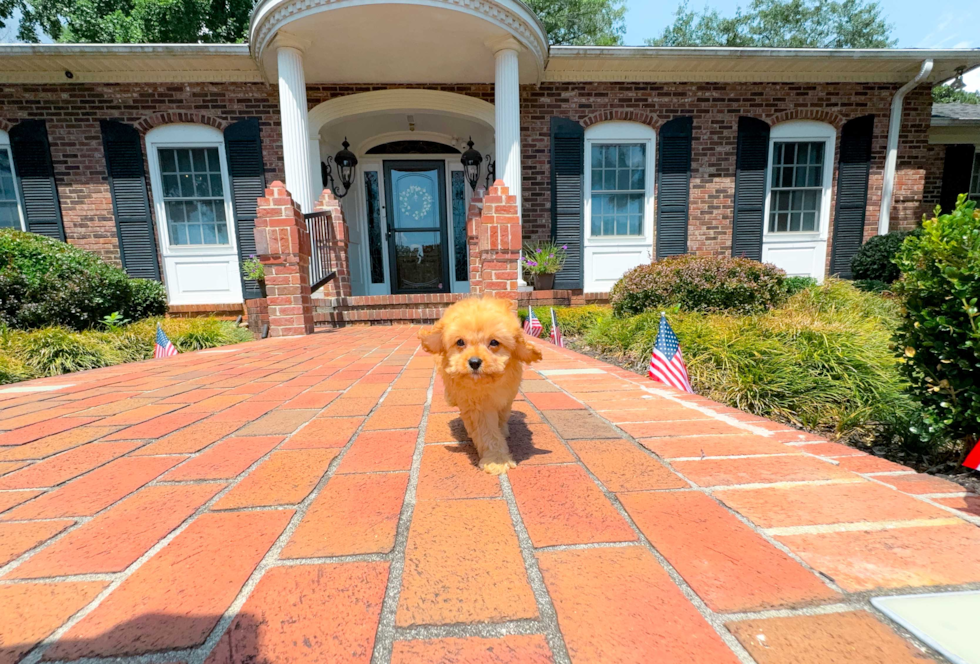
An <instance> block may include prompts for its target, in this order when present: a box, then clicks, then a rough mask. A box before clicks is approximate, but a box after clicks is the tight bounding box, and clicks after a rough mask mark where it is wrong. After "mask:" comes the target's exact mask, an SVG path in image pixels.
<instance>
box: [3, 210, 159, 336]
mask: <svg viewBox="0 0 980 664" xmlns="http://www.w3.org/2000/svg"><path fill="white" fill-rule="evenodd" d="M166 310H167V304H166V295H165V292H164V290H163V286H162V285H161V284H159V283H156V282H151V281H146V280H142V279H130V278H129V277H128V276H127V275H126V273H125V272H124V271H123V270H121V269H119V268H117V267H113V266H111V265H109V264H108V263H106V262H105V261H103V260H102V259H101V258H99V257H98V256H96V255H95V254H92V253H90V252H87V251H84V250H82V249H79V248H78V247H74V246H72V245H70V244H66V243H64V242H58V241H57V240H52V239H50V238H46V237H42V236H40V235H35V234H33V233H24V232H21V231H15V230H11V229H0V324H4V325H7V326H9V327H12V328H17V329H36V328H43V327H50V326H60V327H66V328H70V329H74V330H85V329H89V328H92V327H95V326H97V324H98V323H99V322H100V321H101V320H102V318H103V317H104V316H108V315H109V314H112V313H113V312H117V311H118V312H122V313H124V315H125V316H126V317H127V318H130V319H132V320H136V319H138V318H145V317H146V316H152V315H161V314H163V313H165V312H166Z"/></svg>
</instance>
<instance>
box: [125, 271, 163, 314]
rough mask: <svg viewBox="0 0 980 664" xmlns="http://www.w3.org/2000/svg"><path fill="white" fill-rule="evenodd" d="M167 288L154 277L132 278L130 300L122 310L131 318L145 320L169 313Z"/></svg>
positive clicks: (130, 281)
mask: <svg viewBox="0 0 980 664" xmlns="http://www.w3.org/2000/svg"><path fill="white" fill-rule="evenodd" d="M168 308H169V307H168V305H167V289H166V288H164V286H163V284H161V283H160V282H159V281H153V280H152V279H130V280H129V301H128V302H127V303H126V307H125V308H124V309H123V310H122V314H123V316H125V317H126V318H128V319H129V320H143V319H144V318H150V317H152V316H163V315H164V314H166V313H167V309H168Z"/></svg>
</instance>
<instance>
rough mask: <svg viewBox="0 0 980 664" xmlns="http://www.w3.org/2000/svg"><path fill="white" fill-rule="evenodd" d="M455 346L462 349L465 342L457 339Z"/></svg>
mask: <svg viewBox="0 0 980 664" xmlns="http://www.w3.org/2000/svg"><path fill="white" fill-rule="evenodd" d="M456 345H457V346H459V347H460V348H462V347H463V346H465V345H466V342H465V341H463V340H462V339H457V340H456Z"/></svg>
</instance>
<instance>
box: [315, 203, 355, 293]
mask: <svg viewBox="0 0 980 664" xmlns="http://www.w3.org/2000/svg"><path fill="white" fill-rule="evenodd" d="M313 209H314V211H316V212H320V211H326V212H329V213H330V221H331V223H332V224H333V238H334V241H333V246H331V247H330V249H329V251H330V260H331V263H332V265H333V269H334V270H336V271H337V278H336V279H333V280H332V281H330V282H328V283H327V285H326V286H324V287H323V295H324V296H325V297H350V294H351V292H350V233H349V232H348V230H347V222H346V221H345V220H344V211H343V210H342V209H341V208H340V200H339V199H338V198H337V197H336V196H334V195H333V192H332V191H330V190H329V189H324V190H323V193H321V194H320V198H319V199H317V202H316V204H315V205H314V206H313Z"/></svg>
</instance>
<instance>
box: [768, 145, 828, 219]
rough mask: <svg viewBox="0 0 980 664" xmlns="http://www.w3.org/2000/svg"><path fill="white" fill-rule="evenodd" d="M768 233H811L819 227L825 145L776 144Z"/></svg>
mask: <svg viewBox="0 0 980 664" xmlns="http://www.w3.org/2000/svg"><path fill="white" fill-rule="evenodd" d="M772 156H773V159H772V182H771V183H770V201H769V232H770V233H800V232H804V233H813V232H815V231H817V229H818V228H819V223H820V204H821V198H822V197H823V168H824V143H823V142H817V141H805V142H803V141H800V142H796V141H793V142H790V141H777V142H774V143H773V148H772Z"/></svg>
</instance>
